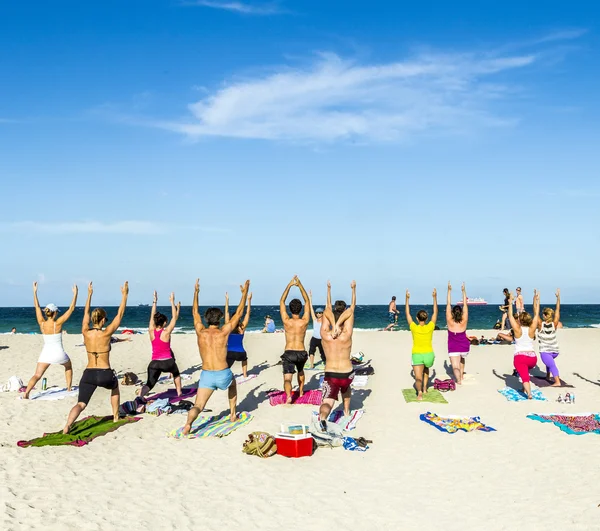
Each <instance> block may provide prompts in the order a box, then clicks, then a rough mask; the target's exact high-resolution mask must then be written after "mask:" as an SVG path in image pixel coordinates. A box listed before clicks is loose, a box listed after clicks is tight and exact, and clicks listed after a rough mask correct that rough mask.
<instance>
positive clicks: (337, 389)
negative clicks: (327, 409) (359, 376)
mask: <svg viewBox="0 0 600 531" xmlns="http://www.w3.org/2000/svg"><path fill="white" fill-rule="evenodd" d="M352 380H354V371H350V372H326V373H325V378H323V390H322V392H323V400H325V399H327V398H329V399H332V400H337V399H338V396H339V394H340V393H342V395H343V394H344V393H346V392H347V391H348V389H350V385H352Z"/></svg>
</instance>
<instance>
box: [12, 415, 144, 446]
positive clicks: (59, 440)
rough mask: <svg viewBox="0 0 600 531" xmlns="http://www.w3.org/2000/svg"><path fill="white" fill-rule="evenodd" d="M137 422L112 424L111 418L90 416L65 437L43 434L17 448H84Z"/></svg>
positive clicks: (55, 433) (134, 420)
mask: <svg viewBox="0 0 600 531" xmlns="http://www.w3.org/2000/svg"><path fill="white" fill-rule="evenodd" d="M138 420H141V417H126V418H124V419H120V420H119V421H118V422H113V418H112V416H108V417H97V416H90V417H86V418H84V419H81V420H78V421H77V422H75V423H74V424H73V426H72V427H71V431H70V432H69V433H68V434H67V435H64V434H63V432H62V431H57V432H54V433H44V435H42V436H41V437H37V438H36V439H31V440H30V441H19V442H18V443H17V446H20V447H21V448H27V447H28V446H38V447H39V446H64V445H70V446H85V445H86V444H89V443H90V442H92V441H93V440H94V439H95V438H96V437H100V436H102V435H106V434H107V433H110V432H111V431H115V430H117V429H119V428H120V427H121V426H124V425H125V424H131V423H132V422H137V421H138Z"/></svg>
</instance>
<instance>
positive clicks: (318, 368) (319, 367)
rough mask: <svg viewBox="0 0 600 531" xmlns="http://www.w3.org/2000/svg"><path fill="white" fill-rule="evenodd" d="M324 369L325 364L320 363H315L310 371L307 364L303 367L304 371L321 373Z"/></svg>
mask: <svg viewBox="0 0 600 531" xmlns="http://www.w3.org/2000/svg"><path fill="white" fill-rule="evenodd" d="M324 368H325V364H324V363H323V362H322V361H317V362H316V363H315V366H314V367H313V368H312V369H311V368H310V367H309V366H308V364H307V365H305V366H304V370H305V371H322V370H323V369H324Z"/></svg>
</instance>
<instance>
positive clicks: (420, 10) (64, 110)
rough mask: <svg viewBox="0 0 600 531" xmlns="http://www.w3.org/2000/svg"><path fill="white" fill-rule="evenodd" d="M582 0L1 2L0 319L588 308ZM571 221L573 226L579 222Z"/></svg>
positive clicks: (593, 208) (590, 254)
mask: <svg viewBox="0 0 600 531" xmlns="http://www.w3.org/2000/svg"><path fill="white" fill-rule="evenodd" d="M599 15H600V8H599V7H594V6H593V3H591V2H570V3H565V2H552V1H550V2H548V1H545V2H543V3H542V2H528V3H527V6H525V5H524V4H523V3H522V2H516V1H505V2H491V1H489V2H486V1H472V2H459V3H457V2H453V3H449V2H445V1H431V2H427V3H421V4H419V3H400V2H392V1H386V2H383V1H378V0H372V1H371V2H357V1H345V2H342V1H327V2H323V1H316V0H314V1H313V0H303V1H302V2H300V1H292V0H288V1H284V0H282V1H279V2H277V1H274V2H258V1H257V2H254V1H250V0H247V1H242V0H240V1H234V0H227V1H219V0H210V1H208V0H207V1H194V0H190V1H179V0H104V1H103V2H94V1H89V2H87V1H86V2H81V1H80V0H77V1H27V2H10V3H8V2H3V3H2V4H0V66H1V67H2V80H3V83H0V178H1V182H2V191H3V198H4V202H3V208H2V209H1V210H0V238H1V239H2V249H3V253H2V254H3V258H2V260H1V261H0V305H2V306H12V305H28V304H30V302H31V292H30V285H31V282H32V281H33V280H36V279H37V280H39V282H40V293H41V294H42V298H44V299H46V298H48V299H52V300H54V301H55V302H56V303H63V304H64V303H65V302H67V301H68V299H69V295H70V285H71V284H72V283H73V282H77V283H78V284H79V285H80V288H81V289H82V290H83V289H84V287H85V284H86V283H87V282H88V281H89V280H90V279H91V280H93V281H94V283H95V285H96V297H95V302H98V303H102V304H110V303H114V302H117V300H118V297H119V285H120V283H121V282H122V281H123V280H125V279H128V280H129V281H130V283H131V300H132V302H134V303H137V302H148V301H150V300H151V294H152V290H153V289H155V288H156V289H158V290H159V291H160V292H161V293H163V294H164V295H165V297H166V294H167V292H169V291H171V290H175V291H176V292H177V296H178V298H181V300H182V303H184V304H189V302H190V301H191V295H192V289H193V284H194V280H195V278H196V277H200V279H201V285H202V293H201V302H204V303H217V302H220V301H221V300H222V293H223V292H224V291H226V290H229V291H230V292H233V291H235V290H236V289H237V286H238V285H239V283H240V282H241V281H243V280H244V279H246V278H250V279H251V280H252V284H253V285H252V289H253V292H254V302H256V303H257V304H271V303H276V302H277V301H278V298H279V296H280V294H281V291H282V290H283V288H284V287H285V285H286V283H287V282H288V281H289V279H290V278H291V277H292V276H293V275H294V274H298V275H299V276H300V278H301V279H302V280H303V281H304V283H305V285H306V286H307V288H312V289H313V292H314V294H315V299H316V300H317V301H319V300H323V298H324V294H325V284H326V281H327V279H331V281H332V283H333V285H334V296H336V291H339V296H342V295H344V294H347V292H349V288H348V286H349V283H350V281H351V280H352V279H356V280H357V283H358V296H359V302H363V303H365V304H368V303H386V302H387V301H388V300H389V296H390V295H392V294H396V295H398V296H401V295H402V292H403V290H404V289H406V288H410V289H411V292H412V293H413V300H414V301H415V302H421V301H422V302H428V301H429V300H430V295H429V294H430V291H431V287H433V286H437V288H438V290H443V288H444V287H445V284H446V282H447V281H448V279H451V280H452V281H453V282H454V284H456V285H457V286H458V284H459V283H460V282H461V281H463V280H465V281H466V282H467V283H468V286H469V288H470V290H469V292H470V294H471V295H473V296H483V297H486V298H488V299H490V300H491V301H498V300H500V296H501V290H502V288H503V287H504V286H508V287H511V288H514V287H515V286H516V285H522V286H523V287H524V289H525V294H526V295H527V294H528V293H529V294H530V293H531V291H532V289H533V288H534V287H537V288H538V289H540V290H541V292H542V300H543V301H544V300H547V301H551V300H552V294H553V290H554V289H555V288H556V287H557V286H560V287H561V288H562V290H563V299H564V301H565V302H600V282H599V281H600V273H598V271H599V268H598V267H595V266H596V265H597V263H598V258H599V251H598V249H599V248H600V246H599V245H598V234H597V227H598V226H600V223H599V222H600V219H599V218H600V215H599V213H598V212H599V209H598V207H597V204H598V202H599V201H600V184H598V170H599V167H600V165H599V162H600V153H599V151H598V148H597V146H598V145H599V142H600V138H599V136H600V135H599V129H598V125H597V124H598V123H599V118H600V75H599V74H600V72H599V66H598V61H597V57H598V48H599V40H598V28H597V27H596V22H595V21H597V20H599V19H600V18H599ZM593 227H596V229H593Z"/></svg>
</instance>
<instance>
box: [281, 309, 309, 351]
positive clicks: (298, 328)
mask: <svg viewBox="0 0 600 531" xmlns="http://www.w3.org/2000/svg"><path fill="white" fill-rule="evenodd" d="M307 328H308V321H307V320H305V319H300V317H299V316H298V315H293V316H292V318H291V319H285V320H284V321H283V329H284V330H285V350H305V346H304V338H305V337H306V330H307Z"/></svg>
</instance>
